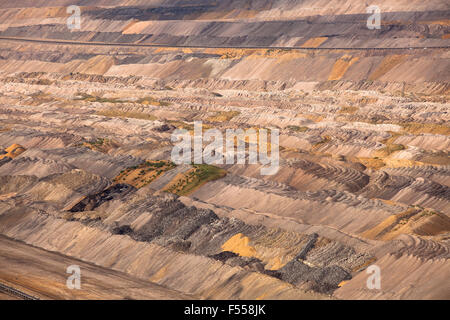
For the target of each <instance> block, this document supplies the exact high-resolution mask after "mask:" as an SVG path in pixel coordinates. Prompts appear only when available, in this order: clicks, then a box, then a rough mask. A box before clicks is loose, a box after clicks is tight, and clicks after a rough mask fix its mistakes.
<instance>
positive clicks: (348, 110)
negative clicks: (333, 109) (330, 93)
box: [339, 106, 359, 114]
mask: <svg viewBox="0 0 450 320" xmlns="http://www.w3.org/2000/svg"><path fill="white" fill-rule="evenodd" d="M358 110H359V108H358V107H350V106H344V107H341V110H339V113H345V114H355V113H356V112H357V111H358Z"/></svg>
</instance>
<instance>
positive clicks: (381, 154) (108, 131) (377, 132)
mask: <svg viewBox="0 0 450 320" xmlns="http://www.w3.org/2000/svg"><path fill="white" fill-rule="evenodd" d="M72 4H78V5H80V6H81V7H82V28H81V30H79V31H72V32H70V31H69V30H68V29H67V26H66V19H67V13H66V6H67V5H69V2H68V1H63V0H59V1H54V2H52V6H51V7H49V5H48V2H47V1H25V0H18V1H14V2H11V1H0V82H1V85H0V234H1V235H4V236H7V237H9V238H10V240H5V241H4V242H2V244H0V250H2V248H3V249H4V248H5V246H6V244H4V243H6V242H8V241H12V240H11V239H14V240H20V241H23V242H24V243H26V244H28V245H30V248H29V250H36V248H33V249H32V248H31V246H35V247H39V248H41V249H45V250H48V251H54V252H57V253H59V254H61V255H63V256H64V259H67V261H70V259H77V260H76V261H79V260H82V261H84V262H85V263H86V264H87V265H92V264H95V265H97V266H99V267H101V268H104V269H102V270H110V271H111V273H112V274H114V275H117V274H120V275H123V276H124V277H130V279H131V278H132V279H133V281H137V282H139V281H144V282H145V286H148V288H155V289H154V290H155V292H154V293H151V294H149V295H143V294H142V293H141V292H138V291H133V292H132V293H133V294H131V293H130V294H128V293H127V294H126V295H125V296H124V297H130V296H133V297H136V298H152V297H160V295H164V294H167V297H172V298H188V297H194V298H201V299H326V298H338V299H407V298H413V299H449V298H450V292H449V290H448V288H447V287H446V286H445V284H446V282H447V279H448V278H449V276H450V268H449V266H450V264H449V258H450V256H449V245H450V243H449V234H450V161H449V152H450V138H449V137H450V127H449V125H448V123H449V122H450V115H449V104H448V101H449V87H450V85H449V83H450V82H449V81H450V78H449V73H448V70H449V69H450V62H449V61H450V60H449V54H448V46H449V45H450V44H449V41H450V39H449V38H448V33H449V32H448V14H449V8H448V5H447V4H446V3H445V1H438V0H436V1H434V0H433V1H428V2H426V3H425V2H423V1H415V0H413V1H409V2H408V3H407V4H405V3H404V2H398V1H388V0H385V1H379V5H380V7H381V9H382V12H383V25H382V28H381V30H368V29H367V28H366V19H367V14H366V12H365V5H364V4H363V3H362V2H361V1H353V0H348V1H344V3H342V1H341V2H339V5H337V4H336V1H314V2H313V1H287V0H286V1H284V0H279V1H268V0H265V1H263V0H258V1H233V0H229V1H220V2H217V3H212V2H211V1H206V0H197V1H174V0H165V1H156V0H155V1H141V0H136V1H113V0H101V1H100V0H98V1H97V0H95V1H89V3H87V2H86V1H71V3H70V5H72ZM7 38H8V40H6V39H7ZM21 38H27V39H31V40H34V41H23V39H21ZM41 40H51V41H48V42H42V41H41ZM117 44H122V45H120V46H119V45H117ZM143 44H158V45H160V46H159V47H150V46H149V47H145V46H141V45H143ZM245 47H258V48H252V49H248V48H245ZM275 47H283V48H275ZM302 47H304V48H302ZM410 47H416V48H412V49H410ZM344 48H345V49H344ZM355 48H359V49H355ZM362 48H366V49H367V50H363V49H362ZM370 48H378V49H377V50H375V49H370ZM194 121H202V122H203V125H204V127H205V128H214V129H218V130H220V131H221V132H225V130H227V129H237V128H241V129H248V128H256V129H257V128H267V129H272V130H273V129H278V130H279V131H280V139H279V150H280V168H279V170H278V171H277V172H276V174H274V175H269V176H264V175H261V171H260V169H261V165H256V164H251V165H249V164H227V165H217V166H210V165H198V164H185V165H176V164H175V163H173V162H172V160H173V159H171V152H172V149H173V146H174V143H173V140H172V139H171V137H172V133H173V132H174V131H175V130H176V129H179V128H182V129H186V130H188V131H191V132H192V131H193V130H194V125H193V122H194ZM273 147H274V146H271V148H273ZM20 250H24V252H26V251H27V245H25V244H23V245H21V249H20ZM33 252H34V251H33ZM48 259H49V260H51V257H48ZM64 261H66V260H64ZM370 265H377V266H379V267H380V268H381V275H382V284H381V289H369V288H367V285H366V280H367V277H368V276H369V275H368V274H367V273H366V270H367V267H368V266H370ZM47 271H48V272H47ZM47 271H46V272H45V274H44V275H42V279H41V280H42V281H41V284H42V285H41V286H40V287H39V290H38V291H39V292H40V293H41V294H42V295H43V296H47V297H52V298H86V297H87V298H94V297H100V296H101V297H105V298H117V296H108V295H106V296H103V295H98V294H93V292H95V290H97V289H95V288H92V291H88V292H86V294H84V293H83V295H80V296H70V295H67V292H65V291H64V292H61V291H58V290H56V291H55V288H50V289H51V290H50V289H45V287H46V286H47V284H49V283H53V284H54V282H52V281H54V280H52V281H50V280H49V278H50V276H51V272H50V271H49V270H47ZM8 272H9V271H8ZM10 276H11V272H10V273H8V277H10ZM5 277H6V276H4V275H3V278H2V274H0V281H1V280H2V279H3V280H5ZM60 278H61V277H59V278H58V279H60ZM61 281H62V280H61ZM127 281H128V280H127ZM130 281H131V280H130ZM27 283H28V284H27ZM30 283H31V282H29V281H28V282H27V281H23V282H22V283H21V284H20V286H21V288H22V289H23V290H25V291H26V290H27V289H32V288H31V287H30V286H31V285H30ZM33 283H34V282H33ZM64 283H65V282H62V283H61V284H59V283H58V285H61V286H64ZM16 285H18V284H17V283H16ZM140 285H142V283H141V284H140ZM27 286H28V288H27ZM55 286H56V284H55ZM150 291H151V289H150ZM27 292H28V291H27ZM31 292H33V290H31ZM58 292H59V293H58ZM120 297H122V296H120Z"/></svg>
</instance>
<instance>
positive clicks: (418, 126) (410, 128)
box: [399, 122, 450, 136]
mask: <svg viewBox="0 0 450 320" xmlns="http://www.w3.org/2000/svg"><path fill="white" fill-rule="evenodd" d="M399 125H401V126H402V127H403V130H404V131H405V132H407V133H411V134H420V133H431V134H442V135H446V136H448V135H450V126H448V125H443V124H434V123H417V122H407V123H399Z"/></svg>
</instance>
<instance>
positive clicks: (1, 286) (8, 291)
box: [0, 283, 39, 300]
mask: <svg viewBox="0 0 450 320" xmlns="http://www.w3.org/2000/svg"><path fill="white" fill-rule="evenodd" d="M0 292H3V293H6V294H7V295H10V296H14V297H17V298H19V299H22V300H39V298H36V297H33V296H30V295H29V294H26V293H25V292H22V291H19V290H17V289H14V288H13V287H10V286H7V285H4V284H2V283H0Z"/></svg>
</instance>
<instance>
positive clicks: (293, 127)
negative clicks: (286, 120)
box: [286, 126, 308, 132]
mask: <svg viewBox="0 0 450 320" xmlns="http://www.w3.org/2000/svg"><path fill="white" fill-rule="evenodd" d="M286 128H287V129H289V130H291V131H295V132H305V131H308V127H303V126H287V127H286Z"/></svg>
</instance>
